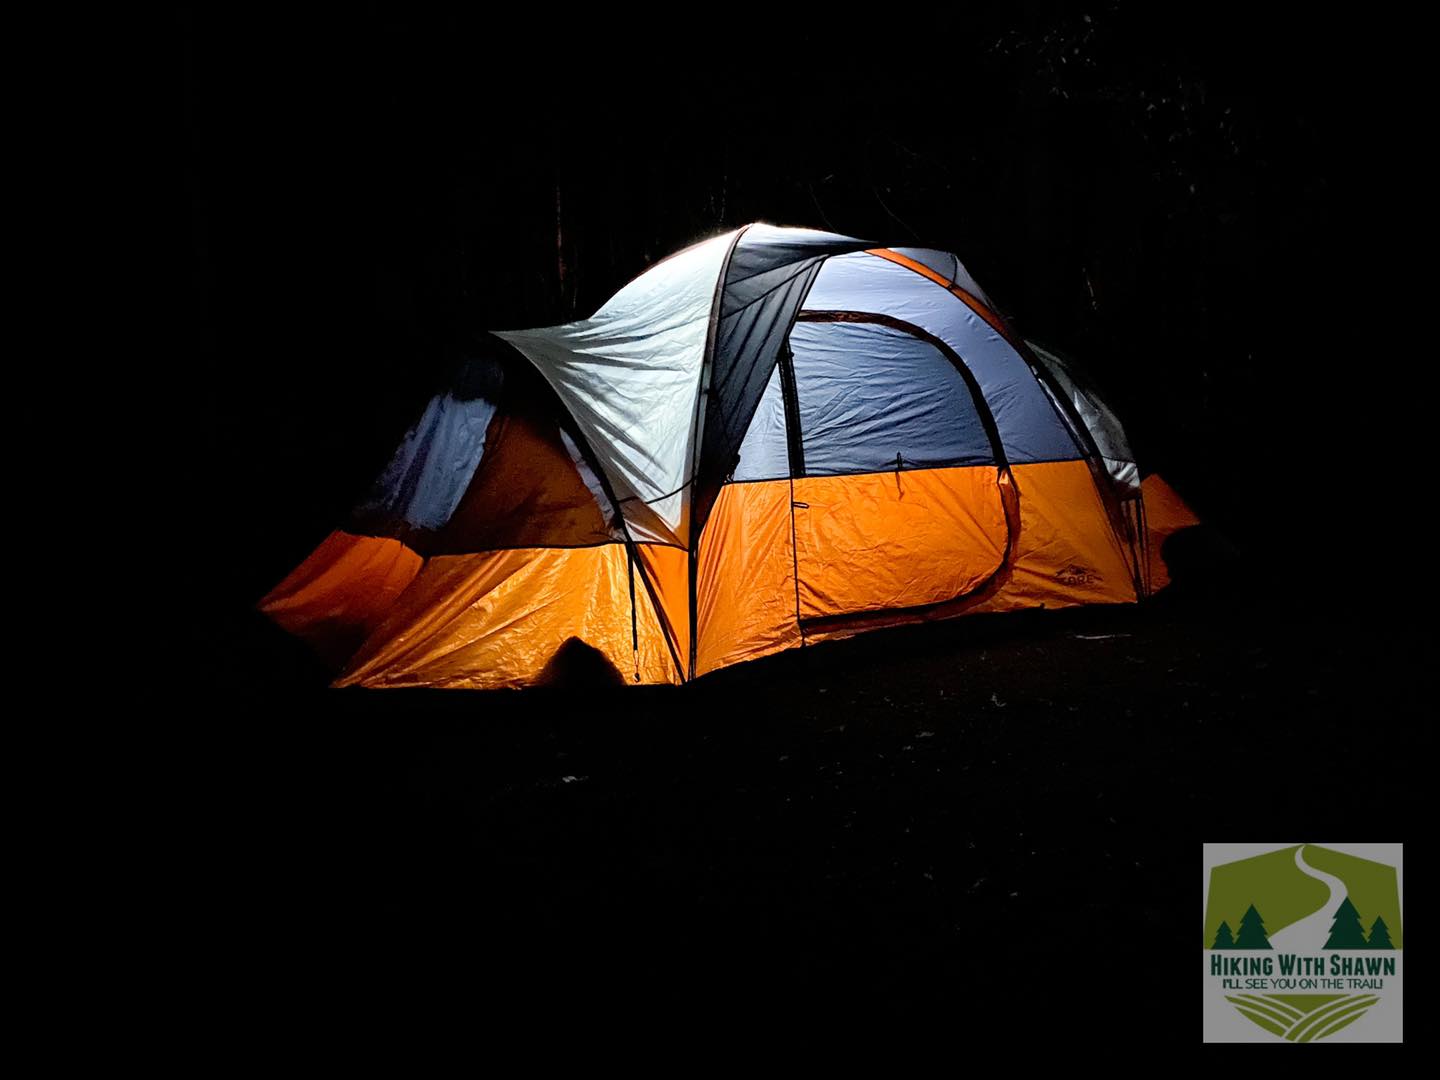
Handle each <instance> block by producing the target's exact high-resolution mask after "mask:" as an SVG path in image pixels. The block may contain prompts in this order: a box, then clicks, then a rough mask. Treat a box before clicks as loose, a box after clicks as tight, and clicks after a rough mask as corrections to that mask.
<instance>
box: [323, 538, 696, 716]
mask: <svg viewBox="0 0 1440 1080" xmlns="http://www.w3.org/2000/svg"><path fill="white" fill-rule="evenodd" d="M671 550H673V555H674V557H675V558H678V559H680V560H682V561H683V560H684V559H685V557H686V556H685V553H684V552H683V551H679V550H678V549H671ZM647 554H649V555H652V556H654V557H655V558H656V560H657V562H660V563H664V564H665V566H666V568H667V572H671V571H670V563H672V562H673V561H674V560H673V559H672V558H670V557H669V556H666V555H663V554H656V553H654V552H651V553H647ZM682 572H683V571H682ZM635 600H636V611H637V616H638V624H639V636H640V649H639V653H638V657H637V654H636V653H635V652H634V651H633V650H632V644H631V621H630V583H629V573H628V567H627V559H626V554H625V547H624V545H622V544H602V545H597V546H595V547H587V548H525V549H521V550H514V551H497V552H489V553H482V554H477V555H440V556H436V557H434V558H432V559H430V561H429V562H427V563H426V564H425V568H424V569H423V570H422V571H421V572H420V574H419V575H418V576H417V577H416V578H415V580H414V582H413V583H412V584H411V586H410V588H409V589H407V590H406V591H405V594H404V596H402V597H401V598H400V601H399V603H398V604H397V605H396V606H395V609H394V610H393V611H392V612H391V613H390V614H389V615H388V616H387V617H386V618H385V620H384V621H383V622H382V623H381V624H380V626H379V627H377V628H376V630H375V632H374V633H373V634H372V635H371V637H370V639H369V640H368V641H367V642H366V643H365V646H364V647H363V648H362V649H361V650H360V652H359V653H358V654H357V655H356V656H355V658H354V659H353V660H352V661H351V663H350V665H349V667H348V668H347V669H346V670H345V671H344V672H343V673H342V674H341V676H340V678H339V679H337V680H336V682H335V685H336V686H372V687H397V686H428V687H453V688H464V689H476V690H479V689H486V690H488V689H496V688H501V687H520V686H530V685H534V684H536V683H543V682H545V681H547V679H548V678H549V676H550V674H551V671H550V670H547V669H549V668H550V666H551V665H552V662H554V663H564V662H566V657H565V655H564V654H567V653H568V654H571V655H572V658H573V659H574V660H575V662H576V663H581V662H585V661H584V660H583V659H582V658H579V657H574V656H573V654H574V653H576V652H577V651H578V652H579V653H582V654H588V655H589V656H590V657H592V658H593V655H594V654H593V653H591V652H590V650H594V651H595V652H598V653H599V655H600V656H601V657H603V658H604V660H605V661H606V662H607V663H608V664H609V665H610V666H611V667H613V668H614V669H615V672H616V673H618V679H620V680H623V681H624V682H627V683H633V682H635V681H636V680H635V675H636V671H637V661H638V671H639V675H640V679H639V681H640V682H642V683H678V682H679V681H680V678H679V670H678V669H677V667H676V665H675V661H674V659H673V658H672V657H671V654H670V649H669V647H668V646H667V644H666V642H665V636H664V631H663V630H662V629H661V627H660V623H659V621H658V620H657V618H656V616H655V609H654V607H653V605H652V604H651V602H650V598H649V595H648V593H647V592H646V589H645V586H644V584H643V582H642V581H641V580H640V578H639V575H638V572H637V576H636V582H635ZM575 642H578V643H580V644H579V645H577V644H575ZM582 646H588V649H586V648H582ZM557 655H558V656H560V659H558V660H557Z"/></svg>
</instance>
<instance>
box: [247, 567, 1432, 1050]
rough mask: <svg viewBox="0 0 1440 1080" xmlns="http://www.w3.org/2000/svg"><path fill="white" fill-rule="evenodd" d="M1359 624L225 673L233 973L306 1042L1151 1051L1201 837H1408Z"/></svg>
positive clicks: (1298, 618)
mask: <svg viewBox="0 0 1440 1080" xmlns="http://www.w3.org/2000/svg"><path fill="white" fill-rule="evenodd" d="M1277 601H1286V602H1277ZM1358 618H1359V616H1358V615H1351V614H1349V613H1346V612H1341V611H1338V610H1335V611H1330V612H1325V613H1318V614H1307V613H1304V611H1303V609H1299V608H1296V607H1294V606H1292V605H1291V604H1290V603H1289V602H1288V599H1287V598H1283V597H1282V598H1276V597H1263V596H1262V597H1261V598H1260V599H1258V600H1256V599H1250V600H1246V599H1245V598H1244V596H1243V590H1239V589H1229V590H1224V589H1221V590H1216V589H1202V590H1199V591H1197V592H1191V593H1189V594H1188V595H1187V594H1185V593H1177V594H1175V595H1171V596H1167V597H1163V598H1161V599H1158V600H1156V601H1154V602H1153V603H1152V604H1150V605H1149V606H1147V607H1145V608H1110V609H1080V610H1071V611H1062V612H1037V613H1026V614H1021V615H1013V616H987V617H976V618H972V619H969V620H958V621H956V622H952V623H949V624H941V625H935V626H928V627H920V628H913V629H902V630H895V631H890V632H884V633H879V634H871V635H869V636H866V637H861V638H858V639H854V640H851V641H848V642H842V643H836V644H830V645H823V646H818V647H814V648H811V649H809V650H806V651H805V652H803V653H796V654H786V655H783V656H780V657H776V658H772V659H769V660H764V661H759V662H756V663H753V664H750V665H744V666H742V667H739V668H736V669H733V670H730V671H727V672H724V673H719V674H717V675H715V676H712V677H710V678H707V679H704V680H702V681H700V682H699V683H697V684H696V685H694V686H692V687H690V688H687V689H684V690H678V691H672V690H666V689H654V690H589V691H562V690H549V691H544V690H542V691H531V692H520V693H504V692H502V693H485V694H463V693H428V694H427V693H425V692H411V691H394V692H364V691H359V692H351V691H345V692H326V691H319V690H316V691H313V692H309V693H300V694H298V695H297V694H296V693H295V692H294V691H293V689H277V690H276V692H274V693H265V692H263V691H259V690H257V689H255V687H254V686H253V683H252V687H251V692H252V693H254V695H255V696H254V698H253V700H248V702H247V703H245V704H243V705H241V711H242V714H243V716H244V717H246V721H245V723H244V724H243V726H237V727H236V729H235V730H234V731H233V733H232V737H233V740H234V747H233V750H234V752H235V754H236V755H237V756H238V758H239V759H242V760H247V761H250V762H251V764H252V765H253V768H254V773H253V776H252V783H249V784H245V785H243V786H242V798H241V800H240V802H239V803H238V804H237V805H235V806H234V808H233V809H234V820H233V822H232V824H233V825H234V827H235V829H236V840H235V843H236V847H237V849H238V850H240V851H242V852H247V854H246V855H244V856H242V858H241V860H240V864H241V866H243V867H244V868H245V870H244V872H243V873H237V874H236V876H235V879H234V886H235V888H236V890H237V891H238V898H243V899H242V902H241V905H240V906H241V908H242V909H243V910H245V911H246V912H247V913H248V917H247V918H246V919H245V920H244V922H243V924H242V925H243V927H244V931H243V932H242V934H241V935H240V937H239V939H238V941H239V942H240V943H241V944H242V966H248V965H252V964H253V965H255V966H256V970H257V971H262V972H269V971H276V970H281V971H284V972H285V973H286V975H285V978H284V979H283V980H281V981H280V982H279V983H278V984H275V985H274V986H273V987H272V991H271V996H270V997H269V999H268V1000H269V1002H270V1006H271V1008H273V1010H274V1015H275V1016H276V1017H277V1018H288V1019H282V1025H283V1024H284V1023H287V1022H288V1023H293V1024H296V1025H300V1027H301V1028H303V1029H304V1030H306V1031H313V1030H315V1029H316V1025H317V1024H318V1025H320V1026H321V1028H323V1027H324V1025H325V1024H327V1023H337V1024H340V1025H341V1026H342V1028H348V1026H349V1025H352V1024H354V1023H356V1022H357V1021H363V1022H364V1023H367V1024H375V1025H378V1027H379V1029H380V1030H392V1029H394V1028H396V1027H397V1026H403V1025H404V1024H406V1023H408V1022H409V1021H411V1020H422V1021H423V1022H426V1023H435V1024H438V1025H441V1026H448V1025H449V1024H450V1023H452V1022H458V1023H461V1024H464V1025H470V1026H469V1027H467V1028H466V1030H473V1031H475V1032H477V1033H479V1034H481V1035H483V1037H485V1038H487V1039H488V1038H497V1037H498V1038H511V1037H516V1036H524V1037H531V1036H536V1035H539V1036H541V1037H549V1036H545V1032H546V1031H550V1032H552V1034H553V1030H554V1028H555V1026H556V1025H557V1024H558V1025H560V1026H562V1027H563V1028H564V1029H565V1030H566V1031H567V1032H570V1033H578V1032H583V1031H605V1032H608V1035H607V1036H606V1038H608V1039H612V1040H614V1043H615V1045H617V1046H618V1045H626V1044H631V1043H632V1042H633V1041H635V1040H639V1041H640V1043H642V1044H648V1043H649V1041H651V1040H654V1039H657V1038H658V1039H663V1038H666V1037H668V1036H670V1035H676V1034H677V1033H684V1032H691V1031H694V1032H700V1031H704V1032H708V1033H709V1035H710V1036H711V1037H713V1036H715V1035H716V1034H723V1033H724V1032H727V1031H728V1032H731V1033H737V1035H738V1033H741V1032H755V1031H757V1030H760V1029H765V1030H771V1029H773V1030H775V1031H778V1032H782V1033H784V1034H786V1035H787V1036H789V1037H793V1038H800V1039H802V1040H803V1039H806V1038H809V1037H811V1036H815V1037H817V1038H821V1037H824V1038H826V1039H829V1038H830V1037H831V1036H832V1035H833V1034H834V1033H835V1032H837V1031H839V1032H844V1033H845V1034H846V1037H847V1038H848V1037H854V1038H869V1037H874V1036H885V1037H889V1036H891V1035H898V1036H900V1037H904V1038H917V1037H918V1038H928V1037H934V1036H937V1035H939V1036H942V1037H954V1038H958V1039H967V1038H976V1037H979V1036H981V1035H986V1036H987V1037H989V1036H993V1035H994V1034H995V1032H996V1031H997V1030H1001V1029H1003V1030H1005V1031H1012V1030H1013V1031H1016V1032H1032V1033H1033V1029H1034V1027H1035V1025H1036V1024H1040V1025H1041V1026H1042V1027H1043V1029H1044V1032H1045V1033H1046V1034H1047V1035H1048V1036H1053V1037H1060V1036H1062V1035H1068V1034H1071V1033H1081V1032H1084V1031H1089V1032H1091V1033H1092V1034H1093V1033H1094V1032H1097V1031H1098V1032H1109V1033H1111V1034H1113V1035H1114V1036H1115V1037H1117V1038H1118V1037H1120V1035H1121V1033H1122V1032H1123V1033H1124V1034H1123V1037H1124V1038H1125V1039H1126V1040H1132V1039H1137V1038H1138V1039H1151V1040H1154V1041H1158V1042H1166V1043H1172V1044H1174V1043H1180V1044H1184V1043H1187V1042H1190V1041H1192V1040H1193V1034H1192V1032H1193V1027H1194V1017H1193V1016H1192V1015H1191V1003H1192V996H1193V987H1192V986H1191V984H1192V983H1193V970H1192V968H1193V966H1194V952H1195V949H1194V946H1195V932H1196V928H1197V926H1198V925H1199V922H1198V920H1197V918H1196V908H1195V900H1196V899H1197V896H1198V894H1197V890H1196V888H1195V880H1194V876H1195V875H1194V871H1195V864H1196V862H1198V861H1199V856H1200V844H1201V842H1202V841H1218V840H1224V839H1226V838H1230V839H1235V838H1245V837H1250V838H1251V839H1259V838H1260V836H1261V835H1263V834H1275V835H1277V836H1280V835H1281V834H1286V835H1290V834H1293V835H1296V836H1300V835H1302V834H1309V833H1317V834H1318V833H1322V832H1330V833H1336V834H1342V835H1343V834H1346V833H1349V834H1355V833H1357V832H1365V831H1371V832H1379V833H1383V834H1385V835H1386V836H1393V835H1395V834H1397V833H1399V834H1402V835H1403V834H1404V833H1405V832H1407V831H1409V828H1408V826H1409V824H1410V823H1411V822H1413V821H1415V820H1416V815H1417V814H1418V812H1419V805H1418V791H1417V788H1416V787H1415V786H1414V779H1415V776H1416V769H1417V762H1418V760H1419V758H1420V755H1421V752H1420V749H1419V746H1420V742H1421V738H1422V736H1421V734H1420V731H1421V726H1420V721H1421V720H1422V716H1421V714H1420V712H1419V707H1418V704H1417V701H1416V699H1415V698H1416V691H1415V689H1414V684H1413V682H1412V681H1411V678H1412V677H1411V676H1407V672H1409V671H1411V670H1412V665H1413V664H1414V663H1416V662H1417V661H1418V657H1419V652H1420V648H1419V646H1418V644H1417V643H1416V640H1415V639H1414V637H1413V636H1412V635H1411V634H1410V632H1409V631H1408V630H1405V629H1402V628H1401V627H1399V626H1398V625H1396V624H1394V623H1381V624H1379V625H1374V624H1371V623H1369V622H1357V621H1355V620H1356V619H1358ZM256 718H259V719H258V722H256ZM1281 839H1283V836H1281ZM252 935H253V936H252ZM1182 976H1183V978H1182ZM906 1033H908V1034H906ZM577 1037H578V1036H577Z"/></svg>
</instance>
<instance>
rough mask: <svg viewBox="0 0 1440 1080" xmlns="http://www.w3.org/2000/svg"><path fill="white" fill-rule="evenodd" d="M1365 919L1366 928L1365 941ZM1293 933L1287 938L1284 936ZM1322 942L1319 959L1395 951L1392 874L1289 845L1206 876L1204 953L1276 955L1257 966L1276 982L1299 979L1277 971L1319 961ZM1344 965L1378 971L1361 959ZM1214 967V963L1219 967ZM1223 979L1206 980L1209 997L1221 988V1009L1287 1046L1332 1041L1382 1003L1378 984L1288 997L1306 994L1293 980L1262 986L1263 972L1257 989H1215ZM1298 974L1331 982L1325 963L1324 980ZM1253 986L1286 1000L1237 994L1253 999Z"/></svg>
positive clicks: (1249, 984) (1355, 859) (1235, 984)
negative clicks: (1228, 1008) (1334, 953)
mask: <svg viewBox="0 0 1440 1080" xmlns="http://www.w3.org/2000/svg"><path fill="white" fill-rule="evenodd" d="M1262 911H1263V912H1264V915H1263V916H1262V915H1261V912H1262ZM1242 912H1243V914H1241V913H1242ZM1237 915H1238V916H1239V919H1238V922H1236V923H1234V924H1233V925H1235V926H1237V927H1238V929H1236V930H1234V931H1232V930H1231V926H1232V922H1231V920H1234V919H1236V916H1237ZM1366 918H1373V921H1372V923H1371V928H1370V933H1369V935H1368V937H1367V935H1366V933H1365V925H1364V919H1366ZM1302 924H1303V925H1302ZM1292 927H1293V928H1294V929H1293V931H1292V933H1291V934H1289V935H1284V934H1283V932H1284V931H1286V930H1288V929H1290V928H1292ZM1327 929H1328V937H1326V932H1327ZM1321 941H1324V945H1323V949H1325V950H1331V949H1333V950H1399V949H1402V948H1403V944H1404V942H1403V935H1402V932H1401V922H1400V889H1399V882H1398V879H1397V875H1396V871H1395V867H1393V866H1386V865H1384V864H1382V863H1377V862H1372V861H1371V860H1369V859H1363V858H1360V857H1359V856H1355V855H1347V854H1345V853H1344V852H1340V851H1332V850H1330V849H1328V848H1322V847H1317V846H1316V845H1314V844H1297V845H1295V846H1294V847H1288V848H1282V849H1280V850H1278V851H1271V852H1267V853H1266V854H1264V855H1257V856H1253V857H1251V858H1248V859H1240V860H1237V861H1235V862H1231V863H1224V864H1222V865H1219V866H1214V867H1211V869H1210V883H1209V888H1208V890H1207V894H1206V904H1205V928H1204V947H1205V948H1207V949H1210V950H1238V949H1256V950H1261V949H1265V950H1271V951H1272V952H1274V953H1276V954H1277V955H1276V956H1275V957H1274V959H1273V961H1272V960H1271V959H1266V960H1264V961H1263V963H1264V964H1267V965H1272V968H1271V969H1270V971H1272V972H1273V973H1274V975H1282V976H1289V975H1292V974H1297V972H1294V971H1291V970H1289V969H1285V970H1282V965H1283V964H1284V963H1286V962H1291V963H1292V966H1293V963H1294V962H1295V960H1296V958H1297V957H1309V958H1312V959H1313V958H1314V957H1316V956H1318V955H1320V953H1319V950H1320V949H1321V948H1322V946H1321V944H1320V942H1321ZM1337 962H1338V961H1337ZM1345 962H1346V963H1347V964H1348V963H1352V962H1353V963H1357V964H1366V965H1369V964H1372V963H1373V964H1377V965H1378V964H1381V963H1382V961H1380V960H1378V959H1374V958H1371V959H1369V960H1367V959H1366V958H1363V957H1357V958H1355V959H1354V960H1353V961H1352V960H1349V959H1347V960H1346V961H1345ZM1393 962H1394V961H1383V963H1387V964H1388V963H1393ZM1216 963H1217V964H1219V963H1220V961H1219V960H1218V959H1217V960H1216ZM1226 963H1231V964H1259V963H1262V961H1261V960H1260V958H1258V957H1256V958H1254V959H1253V960H1250V959H1240V958H1236V959H1234V960H1229V961H1226ZM1217 970H1218V971H1219V974H1218V975H1217ZM1227 970H1228V969H1212V970H1211V972H1210V974H1211V977H1212V978H1213V979H1214V982H1213V985H1215V986H1216V988H1217V989H1220V988H1222V987H1223V989H1221V992H1222V993H1223V994H1224V996H1225V1000H1226V1001H1228V1002H1229V1003H1230V1004H1231V1005H1233V1006H1234V1007H1235V1009H1236V1011H1237V1012H1239V1013H1240V1015H1242V1016H1244V1017H1245V1018H1246V1019H1247V1020H1249V1021H1251V1022H1252V1023H1254V1024H1255V1025H1257V1026H1258V1027H1260V1028H1263V1029H1264V1030H1266V1031H1268V1032H1270V1033H1271V1034H1273V1035H1276V1036H1278V1037H1280V1038H1283V1039H1286V1040H1288V1041H1290V1042H1313V1041H1316V1040H1319V1039H1324V1038H1327V1037H1328V1036H1330V1035H1333V1034H1334V1033H1335V1032H1337V1031H1340V1030H1341V1029H1343V1028H1345V1027H1348V1026H1349V1025H1350V1024H1352V1023H1354V1022H1355V1021H1356V1020H1359V1019H1360V1018H1361V1017H1363V1016H1364V1015H1366V1013H1368V1012H1369V1010H1370V1009H1371V1008H1373V1007H1374V1006H1376V1005H1378V1004H1379V1003H1380V1001H1381V995H1382V994H1383V993H1384V992H1385V985H1384V980H1380V981H1378V982H1375V983H1371V982H1367V981H1363V980H1361V979H1356V980H1355V981H1354V982H1352V983H1350V984H1348V985H1347V986H1346V989H1349V990H1353V991H1355V992H1352V993H1334V992H1331V993H1325V994H1321V993H1291V992H1288V991H1289V990H1290V989H1292V988H1299V987H1302V986H1304V985H1306V984H1305V983H1304V982H1300V981H1299V980H1298V979H1297V980H1295V981H1286V980H1285V979H1273V978H1270V977H1268V976H1269V972H1267V973H1266V974H1267V977H1266V978H1265V979H1264V980H1263V981H1261V980H1254V981H1241V980H1240V979H1239V978H1236V979H1234V980H1233V981H1227V982H1224V983H1221V982H1220V979H1221V978H1223V977H1224V974H1225V971H1227ZM1237 970H1239V969H1237ZM1243 974H1244V975H1245V976H1249V977H1251V978H1252V979H1253V977H1254V975H1255V974H1256V972H1255V971H1254V970H1253V969H1250V968H1246V969H1244V971H1243ZM1298 974H1316V975H1317V978H1323V977H1324V976H1327V975H1330V974H1331V971H1330V961H1328V960H1326V961H1325V968H1324V969H1323V970H1320V971H1318V972H1313V971H1309V970H1308V969H1307V970H1306V971H1300V972H1298ZM1361 974H1362V975H1366V976H1376V977H1377V978H1378V975H1377V970H1376V969H1374V968H1371V969H1370V970H1368V971H1366V970H1363V969H1362V971H1361ZM1390 974H1392V975H1393V972H1391V973H1390ZM1297 984H1298V985H1297ZM1311 985H1316V984H1314V983H1311ZM1261 986H1268V987H1269V988H1270V989H1274V990H1285V991H1287V992H1278V993H1260V992H1245V991H1256V990H1258V989H1259V987H1261ZM1241 987H1244V988H1245V990H1241V989H1240V988H1241ZM1316 988H1317V989H1318V988H1320V986H1318V985H1317V987H1316ZM1324 988H1326V989H1338V987H1330V986H1325V987H1324Z"/></svg>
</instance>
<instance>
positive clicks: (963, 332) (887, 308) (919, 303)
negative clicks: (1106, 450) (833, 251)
mask: <svg viewBox="0 0 1440 1080" xmlns="http://www.w3.org/2000/svg"><path fill="white" fill-rule="evenodd" d="M804 310H805V311H860V312H878V313H883V314H886V315H890V316H893V317H895V318H897V319H902V320H904V321H905V322H909V323H913V324H915V325H916V326H918V327H920V328H921V329H922V330H925V331H926V332H928V333H930V334H933V335H934V336H935V337H937V338H939V339H940V340H941V341H943V342H945V343H946V344H947V345H949V346H950V347H951V348H952V349H954V350H955V351H956V352H957V353H959V355H960V357H961V359H962V360H964V362H965V364H966V365H967V366H968V367H969V368H970V370H971V371H972V372H973V373H974V375H975V378H976V381H978V382H979V384H980V388H981V390H982V391H983V392H984V395H985V401H986V403H987V404H988V405H989V406H990V411H991V412H992V413H993V414H994V416H995V423H996V426H997V427H998V428H999V432H1000V439H1001V442H1002V444H1003V445H1004V448H1005V454H1006V457H1007V458H1009V460H1010V462H1011V463H1012V464H1021V463H1025V462H1034V461H1073V460H1075V459H1077V458H1080V457H1083V456H1084V455H1083V454H1082V453H1081V450H1080V448H1079V446H1078V445H1077V444H1076V442H1075V439H1074V438H1073V437H1072V436H1071V434H1070V432H1069V431H1068V430H1067V429H1066V427H1065V425H1064V423H1063V422H1062V421H1061V419H1060V416H1059V415H1058V413H1057V412H1056V409H1055V406H1054V405H1053V404H1052V403H1051V401H1050V398H1049V396H1048V395H1047V394H1046V393H1045V390H1044V389H1043V388H1042V387H1041V386H1040V384H1039V382H1038V381H1037V380H1036V378H1035V375H1034V373H1033V372H1032V371H1031V370H1030V367H1029V365H1028V364H1026V363H1025V361H1024V359H1022V358H1021V356H1020V354H1019V353H1017V352H1016V351H1015V349H1014V348H1013V347H1012V346H1011V345H1010V343H1009V342H1007V341H1006V340H1005V339H1004V338H1003V337H1001V336H1000V335H999V334H998V333H996V332H995V330H994V329H993V328H992V327H991V326H990V325H989V324H988V323H986V322H985V320H983V319H981V318H980V316H978V315H976V314H975V312H974V311H972V310H971V309H970V307H969V306H968V305H967V304H966V303H965V302H964V301H963V300H960V299H959V298H958V297H956V296H955V295H953V294H952V293H951V292H949V291H948V290H947V289H945V288H942V287H941V286H940V285H938V284H936V283H935V282H933V281H931V280H929V279H928V278H926V277H924V276H922V275H920V274H917V273H916V272H915V271H914V270H911V269H908V268H907V267H904V266H901V265H900V264H898V263H894V262H889V261H887V260H885V259H881V258H879V257H877V256H874V255H866V254H864V253H863V252H862V253H857V254H852V255H838V256H836V257H834V258H832V259H828V260H826V262H825V264H824V266H823V267H822V268H821V270H820V273H819V275H818V276H817V277H816V279H815V284H814V285H813V286H811V289H810V292H809V294H808V295H807V297H806V299H805V307H804Z"/></svg>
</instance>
